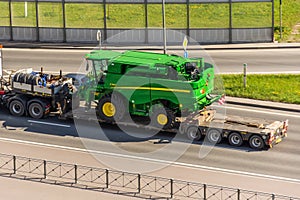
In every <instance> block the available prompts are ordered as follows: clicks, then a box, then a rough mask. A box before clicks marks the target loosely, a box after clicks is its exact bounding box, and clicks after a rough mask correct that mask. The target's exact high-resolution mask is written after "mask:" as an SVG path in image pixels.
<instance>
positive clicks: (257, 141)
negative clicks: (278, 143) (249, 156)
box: [249, 135, 265, 150]
mask: <svg viewBox="0 0 300 200" xmlns="http://www.w3.org/2000/svg"><path fill="white" fill-rule="evenodd" d="M249 145H250V147H251V148H252V149H255V150H261V149H263V148H264V147H265V144H264V140H263V139H262V137H260V136H259V135H252V136H251V137H250V139H249Z"/></svg>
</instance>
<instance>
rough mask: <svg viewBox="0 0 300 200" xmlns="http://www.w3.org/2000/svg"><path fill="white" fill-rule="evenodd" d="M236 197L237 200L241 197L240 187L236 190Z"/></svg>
mask: <svg viewBox="0 0 300 200" xmlns="http://www.w3.org/2000/svg"><path fill="white" fill-rule="evenodd" d="M237 199H238V200H240V199H241V190H240V189H238V190H237Z"/></svg>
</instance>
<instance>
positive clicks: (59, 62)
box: [3, 48, 300, 73]
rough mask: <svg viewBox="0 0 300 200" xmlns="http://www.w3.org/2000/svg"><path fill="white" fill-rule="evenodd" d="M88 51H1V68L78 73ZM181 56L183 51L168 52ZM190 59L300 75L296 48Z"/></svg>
mask: <svg viewBox="0 0 300 200" xmlns="http://www.w3.org/2000/svg"><path fill="white" fill-rule="evenodd" d="M88 52H89V50H47V49H4V50H3V54H4V68H5V69H22V68H28V67H32V68H33V69H34V70H40V68H41V67H44V70H46V71H57V70H58V69H62V70H63V71H64V72H77V71H78V70H80V67H81V64H82V62H83V59H84V55H85V54H86V53H88ZM168 53H175V54H178V55H182V54H183V52H182V51H169V52H168ZM189 56H190V57H204V58H205V59H206V60H207V61H208V62H210V63H215V64H216V66H217V70H216V71H217V72H220V73H240V72H242V71H243V63H247V64H248V72H249V73H262V72H264V73H278V72H279V73H282V72H290V73H296V72H297V73H300V68H299V67H300V66H299V59H298V58H299V57H300V51H299V49H293V48H291V49H286V48H285V49H256V50H249V49H244V50H209V51H199V50H198V51H196V50H195V51H190V52H189Z"/></svg>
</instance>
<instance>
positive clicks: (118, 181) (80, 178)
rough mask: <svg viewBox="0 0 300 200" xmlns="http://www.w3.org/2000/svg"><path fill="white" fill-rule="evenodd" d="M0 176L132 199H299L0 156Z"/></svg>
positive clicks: (297, 199)
mask: <svg viewBox="0 0 300 200" xmlns="http://www.w3.org/2000/svg"><path fill="white" fill-rule="evenodd" d="M0 175H1V176H5V175H8V176H10V177H13V176H14V175H15V176H24V177H25V179H29V180H32V179H38V180H41V181H42V180H50V181H54V183H55V184H59V185H64V184H68V185H71V186H76V185H81V186H84V188H85V189H94V190H96V189H100V191H103V190H105V191H107V192H109V191H118V193H119V194H120V193H121V192H123V193H126V194H127V195H128V194H132V195H134V196H138V195H143V196H147V198H164V199H204V200H227V199H232V200H241V199H247V200H300V199H299V198H293V197H287V196H282V195H275V194H268V193H263V192H254V191H247V190H241V189H235V188H228V187H222V186H215V185H207V184H201V183H193V182H187V181H182V180H175V179H168V178H162V177H155V176H148V175H142V174H137V173H127V172H121V171H115V170H108V169H100V168H93V167H87V166H80V165H73V164H67V163H60V162H53V161H46V160H40V159H32V158H26V157H20V156H13V155H6V154H0Z"/></svg>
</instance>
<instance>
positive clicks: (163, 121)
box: [157, 114, 168, 125]
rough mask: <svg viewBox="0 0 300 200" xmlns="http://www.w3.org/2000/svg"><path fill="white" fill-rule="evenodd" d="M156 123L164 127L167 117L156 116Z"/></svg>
mask: <svg viewBox="0 0 300 200" xmlns="http://www.w3.org/2000/svg"><path fill="white" fill-rule="evenodd" d="M157 122H158V123H159V124H160V125H166V124H167V123H168V117H167V116H166V115H165V114H159V115H157Z"/></svg>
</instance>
